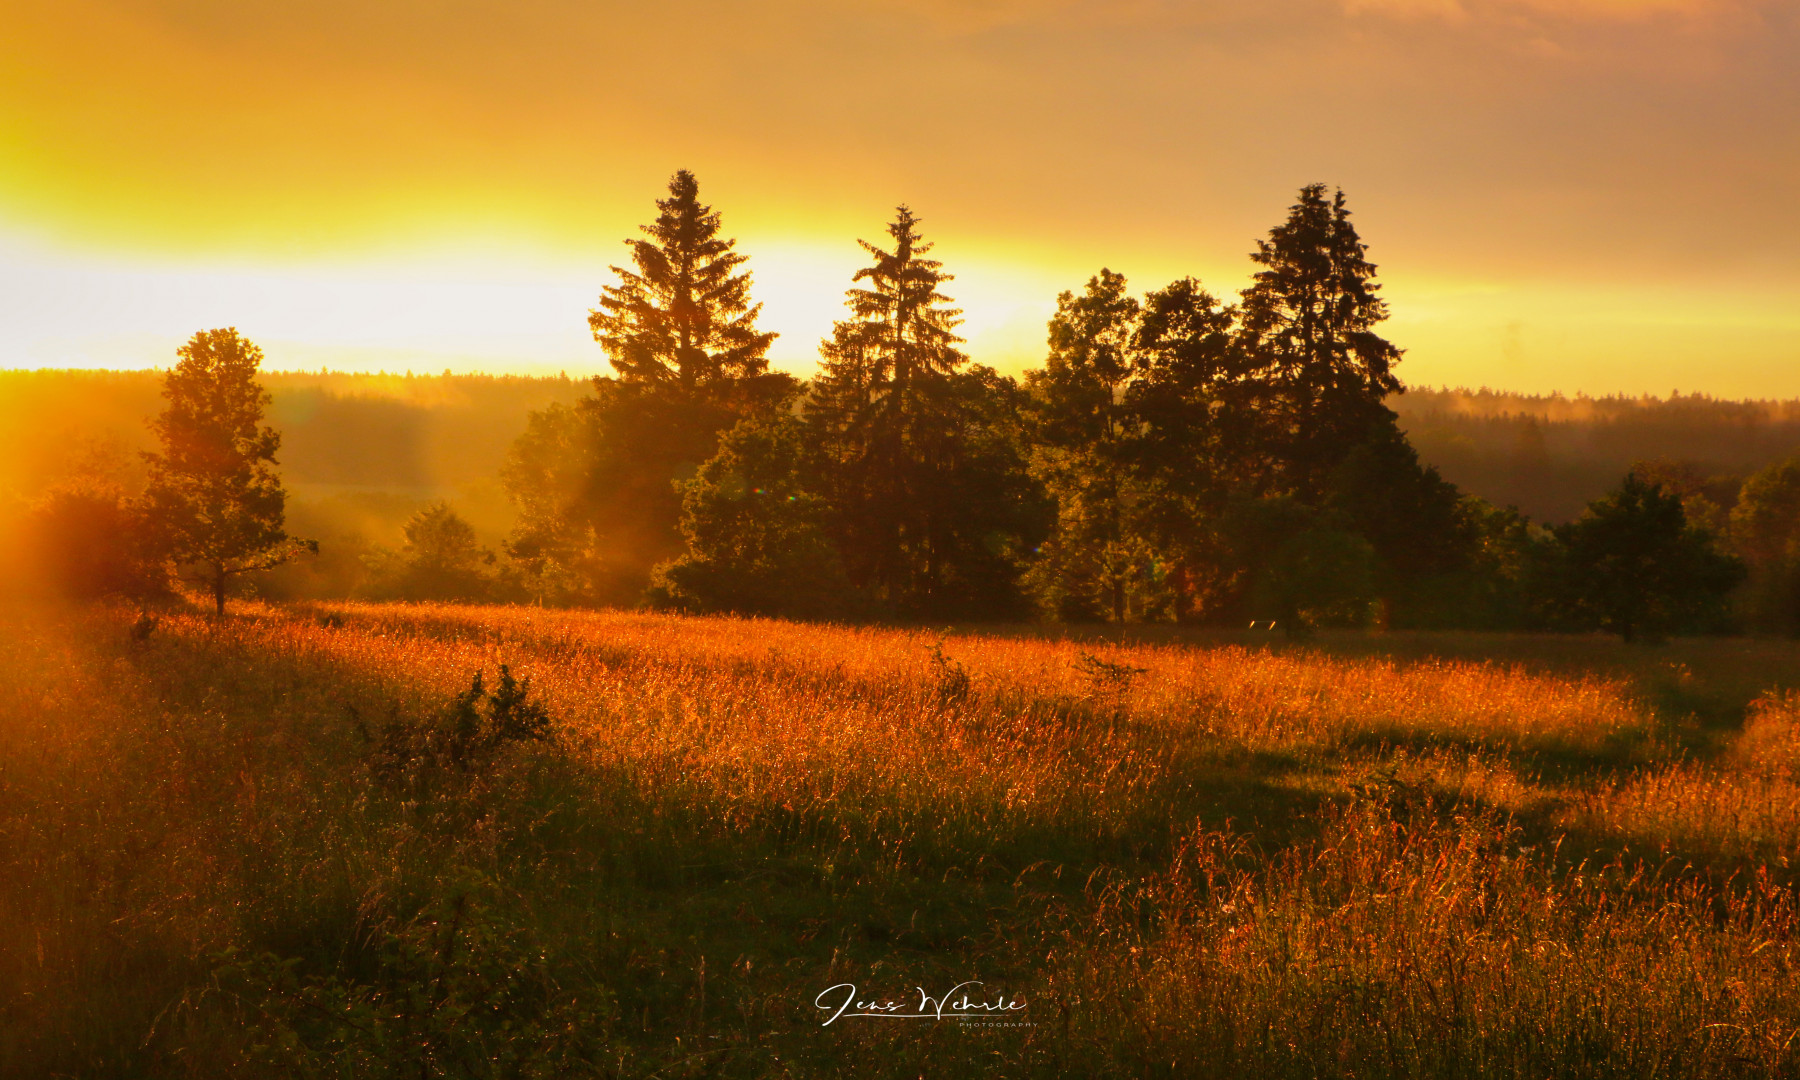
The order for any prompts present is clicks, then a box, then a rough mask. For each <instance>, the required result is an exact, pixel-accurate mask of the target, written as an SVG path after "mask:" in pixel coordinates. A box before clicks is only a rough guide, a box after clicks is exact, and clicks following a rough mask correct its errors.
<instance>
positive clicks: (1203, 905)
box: [0, 605, 1800, 1076]
mask: <svg viewBox="0 0 1800 1080" xmlns="http://www.w3.org/2000/svg"><path fill="white" fill-rule="evenodd" d="M130 623H131V618H130V616H129V614H128V613H123V612H76V611H69V612H47V611H15V612H12V613H10V614H9V615H7V616H6V633H4V635H0V676H3V677H4V678H5V680H6V683H5V685H6V687H7V688H8V689H7V691H6V692H5V693H4V694H0V1073H3V1074H6V1075H14V1074H18V1075H54V1074H59V1073H60V1074H69V1075H76V1074H79V1075H118V1076H125V1075H217V1074H221V1073H225V1072H231V1073H234V1074H240V1075H258V1074H267V1075H306V1074H317V1075H356V1076H378V1075H388V1074H392V1075H406V1076H420V1075H426V1076H430V1075H457V1076H460V1075H470V1076H490V1075H492V1076H500V1075H571V1074H583V1073H595V1074H605V1075H629V1076H650V1075H661V1076H671V1075H731V1076H772V1075H783V1076H811V1075H843V1074H845V1073H846V1072H850V1071H855V1072H858V1073H874V1074H880V1075H895V1076H900V1075H908V1076H911V1075H921V1074H926V1073H929V1074H933V1075H935V1074H938V1073H941V1072H945V1071H949V1070H952V1069H957V1070H960V1069H964V1068H969V1067H979V1068H981V1069H984V1070H987V1071H989V1072H992V1073H993V1074H995V1075H1008V1076H1011V1075H1037V1074H1042V1075H1119V1076H1137V1075H1169V1076H1194V1075H1209V1074H1210V1075H1233V1074H1235V1075H1259V1076H1260V1075H1270V1076H1283V1075H1292V1076H1402V1075H1405V1076H1412V1075H1417V1076H1445V1075H1468V1076H1490V1075H1494V1076H1498V1075H1505V1076H1540V1075H1570V1076H1574V1075H1582V1076H1592V1075H1618V1076H1658V1075H1674V1076H1699V1075H1717V1076H1729V1075H1793V1074H1800V1064H1797V1061H1800V1056H1797V1054H1796V1051H1795V1046H1794V1045H1791V1044H1790V1043H1791V1042H1795V1043H1800V1040H1796V1039H1793V1036H1794V1034H1795V1032H1796V1031H1797V1030H1800V986H1796V983H1795V978H1794V976H1793V974H1792V970H1793V962H1794V961H1795V960H1796V956H1795V953H1794V940H1795V939H1794V912H1793V883H1794V879H1793V874H1792V871H1791V870H1790V868H1789V863H1790V861H1791V860H1792V858H1793V857H1794V856H1795V851H1794V849H1795V847H1796V844H1797V843H1800V809H1797V808H1800V780H1796V776H1797V775H1800V774H1797V773H1796V769H1797V768H1800V735H1796V731H1800V728H1797V727H1796V722H1797V721H1800V703H1797V700H1796V699H1794V698H1791V697H1787V696H1784V694H1785V688H1786V687H1788V686H1790V685H1792V683H1791V682H1790V680H1791V679H1793V677H1794V675H1795V674H1796V673H1797V672H1800V664H1795V663H1793V660H1792V658H1791V657H1790V656H1789V655H1788V652H1787V651H1786V650H1785V649H1784V648H1778V647H1773V646H1771V647H1761V646H1758V647H1756V648H1755V649H1753V650H1751V652H1744V651H1742V650H1738V651H1733V652H1730V653H1725V652H1721V651H1719V650H1718V649H1717V648H1716V647H1714V646H1709V645H1698V644H1697V645H1677V646H1674V647H1672V649H1673V650H1675V651H1673V652H1669V651H1665V652H1661V653H1651V652H1645V651H1642V650H1637V651H1626V650H1615V651H1611V652H1602V651H1596V650H1600V649H1601V647H1599V646H1595V645H1593V644H1591V643H1584V642H1556V643H1551V644H1549V645H1542V644H1538V645H1533V644H1529V643H1527V644H1523V645H1522V644H1521V643H1519V642H1518V641H1514V640H1508V641H1504V642H1495V643H1494V644H1495V650H1494V651H1497V652H1502V653H1504V654H1505V658H1504V659H1503V660H1499V661H1486V660H1482V659H1479V658H1478V656H1479V654H1480V652H1481V649H1482V645H1481V639H1478V638H1473V637H1468V638H1456V639H1445V640H1443V641H1438V642H1428V641H1420V640H1410V639H1390V644H1389V645H1388V646H1387V647H1385V648H1384V647H1383V646H1382V645H1381V642H1380V641H1373V642H1372V641H1370V640H1366V639H1356V640H1345V641H1342V642H1336V643H1334V642H1333V641H1331V640H1327V641H1326V642H1325V643H1324V644H1323V645H1321V646H1319V647H1315V648H1305V649H1289V648H1285V647H1283V648H1276V647H1270V646H1267V645H1260V644H1255V643H1248V642H1227V641H1212V642H1209V643H1207V644H1204V645H1201V646H1193V645H1184V644H1178V643H1118V642H1112V643H1108V642H1091V641H1090V642H1082V641H1077V640H1056V639H1051V638H1046V637H1042V636H1035V635H1029V634H1018V635H1013V634H1007V633H999V632H987V633H979V632H962V633H949V632H945V633H937V632H925V631H917V630H895V629H866V628H865V629H852V628H843V627H829V626H808V625H800V624H790V623H780V622H769V621H756V620H735V619H683V618H676V617H667V616H653V615H642V614H630V613H616V612H550V611H543V610H537V609H524V608H506V609H497V608H464V607H448V606H419V607H401V606H373V605H343V606H335V607H332V608H330V609H318V610H311V609H308V610H280V609H252V610H250V611H248V612H247V613H245V614H243V615H240V616H238V617H235V618H232V619H229V620H226V621H222V622H221V621H214V620H210V619H206V618H202V617H199V616H189V615H180V614H173V615H169V616H166V617H164V618H163V619H162V620H161V622H160V623H159V624H158V625H157V628H156V629H155V631H154V632H152V633H151V634H150V635H149V636H148V637H147V638H144V639H143V640H134V638H133V635H132V634H131V633H130V631H129V626H130ZM1533 648H1536V649H1539V650H1541V654H1534V653H1532V652H1531V649H1533ZM1569 648H1575V649H1584V650H1588V651H1589V652H1590V653H1591V654H1592V655H1590V656H1588V657H1586V658H1584V659H1583V661H1582V662H1581V663H1579V664H1571V663H1570V662H1568V659H1567V657H1566V656H1559V655H1558V650H1559V649H1560V650H1566V649H1569ZM1752 653H1753V654H1754V655H1752ZM1458 654H1462V655H1458ZM502 664H504V665H507V666H508V668H509V669H510V670H511V671H512V672H514V673H516V674H518V675H519V676H521V677H522V678H525V679H528V680H529V694H530V697H531V699H532V700H533V701H535V702H538V703H540V704H541V705H542V706H543V707H544V708H545V709H546V710H547V711H548V714H549V715H550V716H551V717H552V719H553V723H552V739H551V740H550V741H548V742H545V743H542V744H539V743H529V742H528V743H521V744H518V745H515V746H512V747H510V748H508V749H505V750H502V751H500V752H499V753H497V754H495V755H493V756H491V758H489V757H484V758H483V759H482V763H481V764H480V765H479V767H469V768H443V767H437V766H433V765H431V764H430V760H429V757H427V758H419V759H417V760H414V757H404V756H403V757H402V758H401V759H399V760H401V761H402V762H403V763H404V767H399V766H396V765H395V764H394V762H395V760H396V759H394V758H392V757H391V756H390V757H388V758H384V757H383V750H382V746H383V745H384V744H383V739H384V738H390V736H385V735H384V734H383V733H384V732H385V731H390V730H391V731H406V732H417V731H424V730H427V729H429V727H430V725H432V724H442V723H449V722H451V721H450V720H448V719H446V718H448V717H451V716H452V715H453V714H454V713H455V702H456V699H457V696H458V695H459V694H463V693H464V692H465V691H467V690H468V688H469V685H470V679H471V676H472V674H473V673H474V672H476V671H483V672H486V673H487V675H488V676H489V678H490V680H491V679H492V677H494V676H495V675H496V674H497V672H498V669H499V667H500V665H502ZM1765 691H1769V692H1768V693H1765ZM407 737H408V738H411V737H412V736H407ZM415 757H416V755H415ZM966 979H980V980H983V981H985V982H986V983H987V984H988V985H989V986H990V987H999V988H1004V989H1005V991H1006V992H1008V993H1010V994H1016V995H1018V996H1020V997H1022V998H1023V999H1024V1000H1025V1001H1026V1002H1027V1003H1028V1009H1027V1010H1026V1012H1025V1014H1024V1021H1023V1026H1016V1027H1008V1028H965V1027H962V1026H960V1025H957V1024H954V1023H951V1022H948V1021H946V1022H942V1023H935V1022H934V1023H912V1024H905V1025H886V1026H883V1025H880V1024H878V1023H876V1022H874V1021H861V1022H860V1023H856V1022H850V1021H844V1022H841V1023H838V1024H834V1025H832V1026H831V1027H824V1026H822V1024H821V1021H822V1019H823V1017H822V1016H821V1015H820V1012H819V1010H818V1009H817V1008H816V1007H815V1005H814V999H815V997H816V995H817V994H818V993H819V991H821V990H823V989H825V988H826V987H828V986H831V985H833V984H835V983H840V982H846V981H848V982H855V983H856V984H857V985H858V986H859V987H861V988H866V989H868V990H869V991H870V992H872V993H882V994H889V995H894V994H901V993H906V994H912V993H914V990H913V988H914V987H917V986H925V987H927V988H931V987H936V988H938V989H948V988H949V987H950V986H951V985H954V984H955V983H958V982H961V981H963V980H966ZM934 992H935V991H934Z"/></svg>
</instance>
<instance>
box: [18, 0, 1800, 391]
mask: <svg viewBox="0 0 1800 1080" xmlns="http://www.w3.org/2000/svg"><path fill="white" fill-rule="evenodd" d="M0 23H3V24H4V26H5V29H4V32H0V365H5V366H33V367H35V366H77V365H79V366H111V367H144V366H150V365H166V364H167V363H169V362H171V359H172V357H173V353H174V348H175V346H176V345H177V344H179V343H180V341H181V340H183V339H184V338H185V337H186V336H187V335H188V334H189V333H191V332H192V331H193V330H196V329H199V328H201V327H208V326H216V325H226V324H231V325H236V326H238V327H239V328H240V329H242V330H243V331H244V332H245V333H247V334H249V335H250V336H252V337H253V338H255V339H256V340H258V341H259V342H260V343H261V344H262V345H263V346H264V349H265V350H266V352H267V353H268V355H269V360H270V365H271V366H272V367H281V368H316V367H320V366H330V367H334V368H340V369H380V368H387V369H389V370H394V369H405V368H412V369H415V370H434V371H435V370H440V369H443V368H454V369H458V370H467V369H476V368H479V369H486V370H545V369H548V370H557V369H566V370H568V371H570V372H571V373H576V372H587V371H593V370H598V369H599V368H600V366H601V357H600V354H599V351H598V346H596V345H594V344H593V342H592V340H591V338H590V337H589V335H588V332H587V329H586V323H585V320H586V309H587V308H588V307H590V306H592V304H593V301H594V298H595V296H596V295H597V293H598V291H599V288H600V286H601V285H603V284H605V283H607V282H608V281H609V280H610V275H609V274H608V273H607V270H606V267H607V265H608V264H609V263H612V262H617V261H619V260H620V258H621V257H622V255H623V251H624V249H623V248H622V247H621V246H620V243H619V242H620V241H621V240H622V239H624V238H625V237H627V236H629V235H631V234H632V233H633V232H634V231H635V226H636V225H637V224H639V223H640V222H643V221H645V220H647V219H648V217H649V216H650V215H651V213H652V212H653V211H652V207H651V200H652V199H653V198H654V197H656V196H657V195H658V194H660V193H661V190H662V187H663V185H664V183H665V182H666V180H667V178H668V175H669V174H670V173H671V172H673V171H674V170H675V169H677V168H691V169H693V170H694V171H695V172H696V173H697V174H698V176H699V177H700V182H701V191H702V196H703V197H704V198H705V199H706V200H708V201H709V202H711V203H713V204H714V205H715V206H716V207H717V208H718V209H720V210H721V211H723V213H724V215H725V222H726V228H727V232H728V233H730V234H732V235H735V236H737V237H738V240H739V249H740V250H742V251H744V252H745V253H746V254H748V255H749V256H750V257H751V262H750V266H751V269H752V270H753V271H755V273H756V280H757V289H756V295H757V297H758V298H759V299H761V300H762V301H764V303H765V304H766V313H765V322H766V324H767V325H768V326H769V328H771V329H775V330H779V331H781V332H782V334H783V337H782V338H781V340H780V341H779V342H778V343H777V345H776V347H775V350H774V355H775V356H776V357H777V358H778V361H779V362H780V364H781V366H784V367H787V368H789V369H791V370H795V371H799V372H804V371H806V370H807V369H808V368H809V367H810V365H811V364H812V362H813V359H814V348H815V346H816V344H817V341H818V339H819V338H820V337H821V336H822V335H823V334H824V333H825V332H826V331H827V329H828V327H829V323H830V320H831V319H832V318H833V317H834V316H835V315H837V314H838V313H839V305H840V302H841V295H842V290H843V289H844V288H845V287H846V286H847V284H848V278H849V275H850V273H851V272H852V271H853V270H854V268H855V267H856V266H857V265H858V263H859V257H860V252H859V251H858V249H857V248H856V246H855V243H854V241H855V239H856V238H857V237H859V236H860V237H870V238H874V237H876V236H877V235H878V234H879V232H880V229H881V226H882V223H883V222H884V221H885V220H887V218H888V217H889V216H890V214H891V211H892V208H893V206H894V204H896V203H898V202H901V201H905V202H908V203H910V204H911V205H912V206H913V208H914V209H915V210H916V211H917V212H918V213H919V214H920V215H921V217H922V218H923V219H924V223H925V230H926V233H927V235H928V236H930V237H932V238H934V239H936V240H937V241H938V249H937V254H938V255H939V256H941V257H942V258H943V259H944V260H945V262H946V263H947V265H948V267H949V269H950V270H952V271H953V272H955V273H956V274H957V281H956V282H955V284H954V286H953V287H952V288H951V289H950V290H949V291H950V292H951V293H952V295H954V296H956V297H957V299H958V300H959V301H960V302H961V303H962V306H963V307H964V308H965V309H966V311H967V315H968V325H967V327H966V332H967V336H968V337H969V339H970V343H971V347H970V351H971V352H972V353H973V354H974V355H975V356H976V358H977V359H979V360H982V361H984V362H988V363H992V364H994V365H995V366H997V367H1000V368H1001V369H1002V370H1007V371H1017V370H1019V369H1021V368H1022V367H1024V366H1026V365H1028V364H1031V363H1033V362H1035V360H1036V359H1037V358H1038V357H1040V356H1041V353H1042V349H1043V322H1044V319H1045V317H1046V316H1047V315H1048V313H1049V311H1050V309H1051V308H1052V306H1053V304H1054V297H1055V294H1056V292H1057V291H1058V290H1060V289H1063V288H1071V287H1074V288H1078V287H1079V286H1080V284H1081V283H1082V282H1083V281H1084V280H1085V279H1086V277H1087V276H1088V275H1089V274H1091V273H1093V272H1094V271H1095V270H1096V269H1098V268H1099V267H1100V266H1103V265H1105V266H1110V267H1112V268H1114V269H1117V270H1121V271H1123V272H1125V273H1126V274H1127V275H1128V276H1130V277H1131V279H1132V281H1133V283H1134V284H1135V285H1136V286H1138V287H1140V288H1150V287H1156V286H1160V285H1162V284H1164V283H1165V282H1166V281H1168V280H1169V279H1171V278H1173V277H1176V276H1179V275H1182V274H1190V273H1191V274H1195V275H1197V276H1199V277H1201V278H1202V279H1203V280H1204V281H1205V282H1207V283H1208V284H1209V285H1210V286H1211V287H1212V288H1213V289H1214V290H1215V291H1216V292H1221V293H1224V294H1230V293H1233V292H1234V291H1235V290H1236V289H1237V288H1239V287H1241V286H1242V284H1243V283H1244V281H1245V280H1246V278H1247V275H1248V268H1249V264H1248V262H1247V260H1246V258H1245V256H1246V255H1247V253H1248V252H1249V251H1250V250H1251V249H1252V247H1253V246H1254V240H1255V238H1256V237H1257V236H1259V235H1262V234H1264V233H1265V232H1266V230H1267V229H1268V228H1269V226H1271V225H1273V224H1275V223H1276V222H1277V221H1279V220H1280V218H1281V217H1282V215H1283V214H1284V212H1285V209H1286V207H1287V206H1288V205H1289V204H1290V203H1291V202H1292V200H1293V195H1294V192H1295V190H1296V189H1297V188H1299V187H1300V185H1302V184H1305V183H1309V182H1313V181H1322V182H1325V183H1329V184H1335V185H1341V186H1342V187H1343V188H1344V189H1345V190H1346V191H1347V193H1348V194H1349V197H1350V202H1351V207H1352V209H1353V210H1355V212H1356V220H1357V223H1358V225H1359V227H1360V229H1361V230H1362V233H1363V236H1364V238H1365V239H1366V240H1367V241H1368V242H1369V243H1370V245H1371V255H1372V257H1373V258H1374V259H1375V260H1376V261H1377V262H1378V263H1379V264H1380V265H1381V268H1382V280H1383V281H1385V282H1386V283H1387V295H1388V298H1389V299H1390V300H1391V302H1392V304H1393V307H1394V316H1395V317H1394V319H1393V321H1392V323H1390V324H1389V326H1390V332H1391V336H1392V337H1393V338H1394V339H1395V340H1396V341H1397V342H1398V343H1399V344H1401V345H1403V346H1405V347H1406V348H1407V349H1408V357H1407V359H1406V361H1405V362H1404V363H1403V365H1402V367H1401V374H1402V376H1403V377H1404V378H1406V379H1407V380H1408V381H1410V382H1414V383H1419V384H1440V383H1448V384H1467V385H1484V384H1485V385H1491V386H1496V387H1503V388H1507V389H1517V390H1529V391H1545V390H1561V391H1564V392H1577V391H1585V392H1590V393H1606V392H1629V393H1643V392H1650V393H1667V392H1668V391H1669V390H1671V389H1677V388H1678V389H1681V390H1683V391H1688V392H1692V391H1704V392H1712V393H1717V394H1725V395H1732V396H1743V395H1764V396H1770V395H1779V396H1800V0H1783V2H1773V0H1762V2H1759V0H1262V2H1257V3H1246V2H1241V0H1239V2H1222V0H1185V2H1175V0H1037V2H1031V0H866V2H856V0H832V2H827V0H757V2H754V3H752V2H748V0H714V2H687V0H664V2H658V3H638V4H621V3H608V2H604V0H507V2H498V0H431V2H428V0H394V2H384V0H354V2H352V0H305V2H297V0H296V2H257V0H0Z"/></svg>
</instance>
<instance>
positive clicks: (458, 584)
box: [367, 500, 497, 603]
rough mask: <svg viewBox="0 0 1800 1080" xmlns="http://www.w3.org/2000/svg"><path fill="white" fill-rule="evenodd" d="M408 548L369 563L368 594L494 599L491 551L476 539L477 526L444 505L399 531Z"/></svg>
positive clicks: (433, 507) (427, 510) (437, 505)
mask: <svg viewBox="0 0 1800 1080" xmlns="http://www.w3.org/2000/svg"><path fill="white" fill-rule="evenodd" d="M402 531H403V533H404V535H405V536H406V546H405V547H403V548H401V549H400V551H399V552H397V553H395V554H392V555H384V556H383V557H380V558H375V559H372V560H371V562H372V563H373V565H372V567H371V569H372V570H373V580H372V581H371V582H370V583H369V585H368V586H367V591H368V593H369V595H370V596H371V597H372V598H373V599H378V600H423V601H433V600H435V601H463V602H470V603H478V602H480V601H483V600H490V599H494V598H495V596H494V594H495V591H496V587H497V581H496V577H495V573H494V569H493V568H494V565H495V563H496V562H497V560H496V558H495V556H494V553H493V552H492V551H489V550H487V549H485V548H483V547H482V546H481V545H480V542H479V541H478V540H477V539H476V536H475V528H474V526H472V525H470V524H469V523H468V522H467V521H466V520H464V519H463V517H462V515H460V514H458V513H457V512H456V511H455V510H452V509H451V508H450V505H449V504H448V503H445V502H443V501H441V500H440V501H438V502H434V503H431V504H430V505H428V506H426V507H424V508H423V509H421V510H420V511H419V512H418V513H416V514H414V515H413V516H412V518H411V519H410V520H409V521H407V523H406V525H405V526H404V527H403V530H402Z"/></svg>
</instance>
